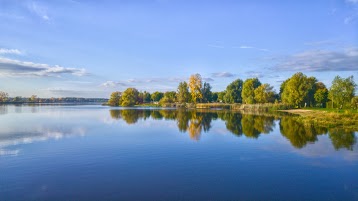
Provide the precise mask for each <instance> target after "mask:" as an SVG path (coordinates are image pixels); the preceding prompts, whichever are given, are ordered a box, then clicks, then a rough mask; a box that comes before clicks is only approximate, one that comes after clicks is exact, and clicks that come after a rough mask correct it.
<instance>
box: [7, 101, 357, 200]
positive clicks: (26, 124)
mask: <svg viewBox="0 0 358 201" xmlns="http://www.w3.org/2000/svg"><path fill="white" fill-rule="evenodd" d="M357 170H358V145H357V132H356V131H355V130H348V129H342V128H341V129H339V128H325V127H314V126H304V125H302V124H301V123H300V122H298V121H296V118H295V116H292V115H284V114H274V115H270V114H260V115H258V114H241V113H239V112H230V111H224V110H189V111H185V110H176V109H166V110H164V109H145V108H135V109H133V108H132V109H131V108H110V107H104V106H98V105H81V106H78V105H77V106H76V105H72V106H71V105H64V106H51V105H47V106H46V105H44V106H14V105H9V106H4V105H2V106H1V105H0V200H358V172H357Z"/></svg>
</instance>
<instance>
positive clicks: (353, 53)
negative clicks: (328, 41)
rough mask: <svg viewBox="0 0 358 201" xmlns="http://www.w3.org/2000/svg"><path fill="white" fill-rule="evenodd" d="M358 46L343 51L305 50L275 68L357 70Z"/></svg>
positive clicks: (291, 69)
mask: <svg viewBox="0 0 358 201" xmlns="http://www.w3.org/2000/svg"><path fill="white" fill-rule="evenodd" d="M357 64H358V48H346V49H345V50H343V51H341V52H337V51H328V50H313V51H305V52H301V53H298V54H295V55H292V56H289V57H287V58H285V59H284V60H283V61H282V62H281V63H279V64H277V65H276V66H275V67H274V68H273V69H274V70H285V71H316V72H323V71H357V70H358V65H357Z"/></svg>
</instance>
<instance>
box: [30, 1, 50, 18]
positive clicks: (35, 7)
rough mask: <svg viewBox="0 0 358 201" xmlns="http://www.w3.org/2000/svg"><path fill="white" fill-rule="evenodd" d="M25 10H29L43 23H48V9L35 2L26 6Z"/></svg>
mask: <svg viewBox="0 0 358 201" xmlns="http://www.w3.org/2000/svg"><path fill="white" fill-rule="evenodd" d="M27 8H28V9H29V10H30V12H31V13H34V14H35V15H37V16H38V17H40V18H41V19H42V20H44V21H49V20H50V17H49V15H48V9H47V7H46V6H44V5H42V4H39V3H38V2H35V1H30V2H29V3H28V4H27Z"/></svg>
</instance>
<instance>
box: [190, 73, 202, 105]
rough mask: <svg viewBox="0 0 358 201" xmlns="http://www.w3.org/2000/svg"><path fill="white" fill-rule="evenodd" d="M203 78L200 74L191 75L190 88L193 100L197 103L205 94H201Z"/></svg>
mask: <svg viewBox="0 0 358 201" xmlns="http://www.w3.org/2000/svg"><path fill="white" fill-rule="evenodd" d="M202 85H203V84H202V79H201V75H200V74H198V73H197V74H194V75H191V76H190V78H189V88H190V94H191V100H192V101H193V102H194V103H196V102H197V101H200V100H201V98H202V97H203V95H202V94H201V87H202Z"/></svg>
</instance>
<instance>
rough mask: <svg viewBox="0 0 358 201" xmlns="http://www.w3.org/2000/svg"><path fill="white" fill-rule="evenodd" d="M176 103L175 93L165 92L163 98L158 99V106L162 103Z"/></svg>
mask: <svg viewBox="0 0 358 201" xmlns="http://www.w3.org/2000/svg"><path fill="white" fill-rule="evenodd" d="M175 101H176V92H175V91H167V92H165V93H164V97H163V98H162V99H160V101H159V102H160V104H164V103H174V102H175Z"/></svg>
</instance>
